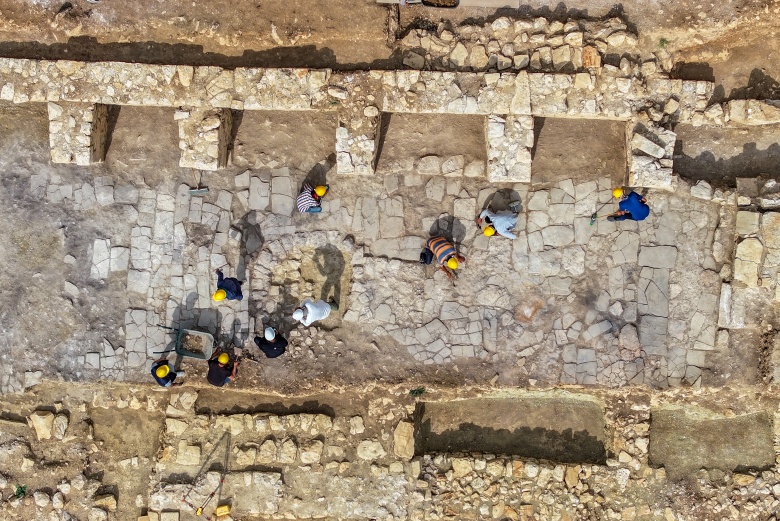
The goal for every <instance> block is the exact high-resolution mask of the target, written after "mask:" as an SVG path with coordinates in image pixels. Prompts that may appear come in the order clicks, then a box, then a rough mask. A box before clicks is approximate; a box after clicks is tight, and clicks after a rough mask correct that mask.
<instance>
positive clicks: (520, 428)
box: [415, 397, 607, 465]
mask: <svg viewBox="0 0 780 521" xmlns="http://www.w3.org/2000/svg"><path fill="white" fill-rule="evenodd" d="M604 440H605V433H604V413H603V410H602V409H601V407H600V406H599V405H598V404H596V403H595V402H592V401H589V400H583V399H571V398H570V399H561V398H531V397H529V398H527V399H516V400H515V399H513V400H507V399H475V400H463V401H456V402H448V403H419V404H418V405H417V409H416V411H415V447H416V452H417V454H418V455H420V454H424V453H430V452H449V453H455V452H488V453H492V454H511V455H517V456H523V457H528V458H537V459H546V460H551V461H559V462H563V463H595V464H601V465H603V464H604V463H606V458H607V450H606V446H605V441H604Z"/></svg>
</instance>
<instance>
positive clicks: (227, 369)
mask: <svg viewBox="0 0 780 521" xmlns="http://www.w3.org/2000/svg"><path fill="white" fill-rule="evenodd" d="M232 374H233V364H232V363H228V364H227V365H225V366H224V367H220V365H219V361H217V359H216V358H214V359H212V360H209V373H208V374H207V375H206V380H208V382H209V383H210V384H211V385H216V386H217V387H222V386H223V385H225V384H226V383H228V382H229V381H230V377H231V375H232Z"/></svg>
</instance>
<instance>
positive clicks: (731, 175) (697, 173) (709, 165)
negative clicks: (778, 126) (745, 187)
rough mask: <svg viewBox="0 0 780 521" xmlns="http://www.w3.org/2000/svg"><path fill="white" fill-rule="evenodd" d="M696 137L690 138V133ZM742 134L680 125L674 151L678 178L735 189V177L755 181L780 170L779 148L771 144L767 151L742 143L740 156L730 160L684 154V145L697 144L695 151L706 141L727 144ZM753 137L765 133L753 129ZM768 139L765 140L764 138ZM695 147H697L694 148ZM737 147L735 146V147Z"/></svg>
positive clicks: (710, 155) (726, 130)
mask: <svg viewBox="0 0 780 521" xmlns="http://www.w3.org/2000/svg"><path fill="white" fill-rule="evenodd" d="M694 132H696V133H698V134H697V135H695V136H694V135H691V134H692V133H694ZM743 132H744V131H741V132H736V131H735V130H734V129H721V128H705V127H698V128H696V129H694V128H692V127H688V126H682V125H680V126H679V127H678V134H677V136H678V138H677V142H676V143H675V151H674V171H675V173H676V174H677V175H679V176H680V177H683V178H685V179H690V180H692V181H698V180H704V181H707V182H709V183H710V184H711V185H713V186H715V187H732V188H733V187H735V186H736V178H737V177H758V176H760V175H761V174H763V173H767V172H774V171H777V170H778V169H779V168H780V144H777V143H773V144H770V145H768V146H767V148H766V149H764V150H761V149H759V148H758V144H757V143H756V142H750V143H743V144H742V152H740V153H739V154H736V155H733V156H731V157H716V156H715V154H714V153H712V152H710V151H708V150H707V151H704V152H701V153H700V154H698V155H688V154H686V152H685V146H686V143H690V142H691V141H694V140H695V141H696V142H698V145H699V146H697V147H696V148H699V149H700V148H702V147H703V146H704V141H705V140H706V139H708V138H709V139H711V140H717V141H718V142H720V143H721V144H723V143H725V142H727V141H728V140H734V141H736V140H738V139H740V136H743V137H742V139H744V134H743ZM754 132H755V133H759V132H760V133H764V132H765V130H764V129H756V130H754ZM767 137H768V136H767ZM693 146H696V145H693ZM737 146H738V145H737Z"/></svg>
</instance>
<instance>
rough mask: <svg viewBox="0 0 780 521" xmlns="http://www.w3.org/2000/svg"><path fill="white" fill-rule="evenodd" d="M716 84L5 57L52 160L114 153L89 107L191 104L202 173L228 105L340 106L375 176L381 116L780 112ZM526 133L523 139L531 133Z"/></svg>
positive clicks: (650, 173) (187, 115) (223, 142)
mask: <svg viewBox="0 0 780 521" xmlns="http://www.w3.org/2000/svg"><path fill="white" fill-rule="evenodd" d="M713 89H714V84H713V83H711V82H704V81H685V80H672V79H669V78H668V77H666V76H665V75H663V74H661V73H658V72H653V74H651V75H649V76H643V75H638V73H637V74H635V72H634V71H633V70H627V71H622V70H621V69H619V68H616V67H611V66H608V65H605V66H603V67H600V68H599V67H592V68H590V69H588V72H576V73H572V74H565V73H545V72H532V73H529V72H526V71H520V72H500V73H499V72H436V71H417V70H404V71H360V72H353V73H334V72H333V71H331V70H328V69H322V70H311V69H241V68H239V69H235V70H224V69H221V68H218V67H189V66H166V65H145V64H127V63H114V62H100V63H82V62H70V61H58V62H51V61H44V60H40V61H37V60H22V59H11V58H3V59H0V99H5V100H10V101H13V102H15V103H25V102H43V101H48V102H50V103H53V105H51V108H50V113H51V117H52V118H53V119H52V121H55V122H56V123H54V124H53V125H54V127H52V129H51V132H52V138H51V146H52V160H53V161H54V162H65V163H69V162H73V163H77V164H88V163H89V162H90V161H100V160H101V158H102V157H104V156H105V150H103V148H102V144H104V143H106V142H107V136H105V132H106V128H107V126H106V125H104V124H103V123H102V119H101V118H102V111H104V110H105V109H100V108H99V109H97V110H98V112H97V114H98V116H99V117H98V120H97V124H96V125H95V126H94V128H93V126H92V125H91V123H92V118H94V116H93V115H92V114H91V113H92V112H94V111H95V108H94V107H95V106H97V107H102V106H106V105H143V106H167V107H188V108H185V109H182V110H180V111H179V112H177V116H176V117H177V118H178V119H180V137H181V143H180V148H181V149H182V159H181V165H182V166H191V167H195V168H200V169H204V170H215V169H218V168H220V167H221V166H225V165H227V163H228V160H229V158H228V157H227V155H228V153H227V152H228V147H229V139H230V135H231V128H230V127H231V125H230V124H229V123H230V121H229V120H230V115H229V111H230V110H318V111H336V112H338V114H339V122H340V123H339V128H338V131H337V136H336V152H337V164H338V171H339V173H342V174H363V175H370V174H373V172H374V165H375V162H376V157H375V155H376V150H377V147H376V142H377V138H378V128H379V121H380V117H379V116H380V115H381V113H382V112H395V113H417V114H426V113H438V114H445V113H446V114H466V115H480V116H485V117H486V119H491V118H492V119H491V121H493V122H494V124H493V127H496V126H497V125H496V124H495V122H496V121H498V120H499V119H501V120H505V121H510V122H512V125H510V126H511V127H517V128H518V129H524V130H523V133H524V132H525V130H528V126H529V124H528V122H527V121H526V120H523V121H522V122H521V121H520V120H519V119H516V118H517V117H519V116H524V117H529V118H532V117H534V116H537V117H552V116H555V117H574V118H609V119H620V120H625V121H627V122H629V124H630V125H631V126H634V125H636V124H644V125H645V126H647V127H648V128H650V127H653V125H654V124H653V120H652V119H651V116H652V114H651V113H652V111H653V110H655V111H656V112H659V111H662V112H663V113H667V114H671V115H673V116H674V118H675V121H677V122H679V123H691V124H693V125H701V124H704V123H705V122H706V123H708V124H722V125H727V124H729V122H730V121H731V120H732V119H733V120H734V121H737V122H739V123H741V124H767V123H771V122H775V121H778V120H780V110H779V109H778V108H777V107H776V106H774V105H772V103H771V102H763V101H757V100H740V101H732V102H728V103H726V104H723V106H721V105H712V106H708V100H709V99H710V97H711V95H712V92H713ZM95 104H97V105H95ZM68 106H71V108H72V110H76V111H77V112H78V111H81V112H78V113H75V115H74V116H73V118H72V119H68V120H67V121H65V120H64V119H63V120H62V121H60V119H61V118H70V117H71V115H70V113H71V109H66V110H64V111H63V110H61V109H63V107H68ZM648 107H651V109H648ZM652 107H658V108H657V109H655V108H652ZM648 110H649V111H650V112H647V111H648ZM51 111H53V112H51ZM732 114H733V117H732ZM212 117H213V118H212ZM507 118H509V119H507ZM212 119H213V120H214V124H213V125H212V124H211V123H210V122H211V121H212ZM528 121H531V120H530V119H529V120H528ZM207 127H208V128H207ZM490 128H491V124H488V123H486V134H487V149H488V151H493V152H491V153H489V154H488V155H490V156H493V158H494V161H493V162H494V163H500V162H505V163H506V164H505V165H504V166H505V167H506V168H505V169H502V171H501V172H498V171H496V169H495V168H493V169H490V168H489V171H491V172H492V174H491V176H490V178H491V179H493V180H494V181H495V182H504V181H506V182H528V170H529V169H528V168H527V167H528V161H529V158H528V157H526V156H527V155H528V154H527V150H526V151H521V150H511V151H510V150H503V149H505V148H506V140H507V139H509V138H507V136H508V135H509V134H504V133H499V132H497V131H496V132H494V133H493V134H491V133H490V131H489V130H490ZM660 130H662V129H659V131H660ZM93 133H95V134H96V135H95V136H93ZM515 133H516V132H514V131H513V132H510V134H511V135H514V134H515ZM652 134H653V133H652V132H651V136H650V141H653V136H652ZM668 134H669V133H668V132H666V135H665V137H663V138H661V135H660V134H659V133H658V132H655V136H656V138H657V139H655V144H656V145H658V146H660V147H662V148H667V147H668V146H672V148H673V142H674V140H673V137H672V136H670V135H668ZM516 137H517V138H518V139H519V140H520V142H523V143H525V141H527V140H526V139H524V138H523V137H522V136H519V135H518V136H516ZM512 139H514V138H512ZM670 139H671V141H670ZM670 143H671V145H670ZM645 144H646V143H645ZM92 148H94V152H93V150H92ZM525 149H528V146H527V145H525ZM502 150H503V151H502ZM496 151H500V152H498V153H497V152H496ZM507 153H509V155H507ZM637 157H641V158H642V159H641V160H638V162H639V163H640V164H639V165H638V166H637V167H633V166H632V165H629V171H630V172H631V173H632V177H631V178H630V182H631V183H632V184H634V185H638V186H650V187H654V188H666V189H669V188H670V187H671V186H672V184H673V177H672V174H671V166H670V165H668V164H667V163H668V162H669V161H671V158H670V157H666V156H663V157H654V156H653V155H652V154H648V153H647V151H646V150H644V149H642V148H639V149H637V153H635V154H632V155H631V158H632V159H633V160H634V161H637V159H636V158H637ZM510 158H511V161H508V163H507V160H508V159H510ZM666 160H668V161H666Z"/></svg>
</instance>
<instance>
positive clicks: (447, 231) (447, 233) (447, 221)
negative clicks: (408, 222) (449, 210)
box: [429, 215, 466, 245]
mask: <svg viewBox="0 0 780 521" xmlns="http://www.w3.org/2000/svg"><path fill="white" fill-rule="evenodd" d="M429 231H430V234H431V237H444V238H445V239H447V240H448V241H450V242H451V243H452V244H454V245H456V244H460V243H462V242H463V239H465V238H466V227H465V226H464V225H463V223H462V222H460V220H459V219H457V218H456V217H453V216H452V215H445V216H444V217H439V218H438V219H436V221H434V223H433V224H432V225H431V229H430V230H429Z"/></svg>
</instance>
